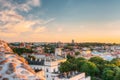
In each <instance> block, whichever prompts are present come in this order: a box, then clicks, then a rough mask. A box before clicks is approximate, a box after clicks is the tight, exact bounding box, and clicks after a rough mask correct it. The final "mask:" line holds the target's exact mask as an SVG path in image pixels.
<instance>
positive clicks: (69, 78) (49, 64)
mask: <svg viewBox="0 0 120 80" xmlns="http://www.w3.org/2000/svg"><path fill="white" fill-rule="evenodd" d="M27 61H28V63H29V64H30V66H31V67H32V68H33V69H34V70H43V71H44V76H45V78H46V80H90V77H85V73H79V72H75V71H74V72H71V73H69V74H68V75H63V74H60V71H59V66H60V63H61V62H65V61H66V59H65V58H63V57H61V56H48V57H45V58H44V59H36V60H32V59H27Z"/></svg>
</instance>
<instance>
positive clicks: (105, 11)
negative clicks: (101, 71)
mask: <svg viewBox="0 0 120 80" xmlns="http://www.w3.org/2000/svg"><path fill="white" fill-rule="evenodd" d="M0 39H2V40H5V41H8V42H14V41H15V42H16V41H32V42H57V41H61V42H70V41H71V40H72V39H74V40H75V41H76V42H112V43H113V42H115V43H120V0H0Z"/></svg>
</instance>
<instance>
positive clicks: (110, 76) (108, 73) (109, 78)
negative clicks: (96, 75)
mask: <svg viewBox="0 0 120 80" xmlns="http://www.w3.org/2000/svg"><path fill="white" fill-rule="evenodd" d="M102 76H103V80H114V71H112V70H110V69H108V68H106V69H104V71H103V74H102Z"/></svg>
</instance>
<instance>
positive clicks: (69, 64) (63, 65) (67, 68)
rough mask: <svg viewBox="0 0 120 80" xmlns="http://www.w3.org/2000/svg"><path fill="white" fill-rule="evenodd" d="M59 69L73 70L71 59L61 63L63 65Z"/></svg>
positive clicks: (62, 70) (63, 70)
mask: <svg viewBox="0 0 120 80" xmlns="http://www.w3.org/2000/svg"><path fill="white" fill-rule="evenodd" d="M59 70H60V72H61V73H64V72H69V71H71V63H70V62H69V61H66V62H64V63H61V65H60V67H59Z"/></svg>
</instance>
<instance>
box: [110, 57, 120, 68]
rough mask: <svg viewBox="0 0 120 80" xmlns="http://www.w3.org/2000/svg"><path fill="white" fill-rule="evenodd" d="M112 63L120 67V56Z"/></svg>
mask: <svg viewBox="0 0 120 80" xmlns="http://www.w3.org/2000/svg"><path fill="white" fill-rule="evenodd" d="M111 63H113V64H115V65H116V66H118V67H120V58H116V59H113V60H112V61H111Z"/></svg>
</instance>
